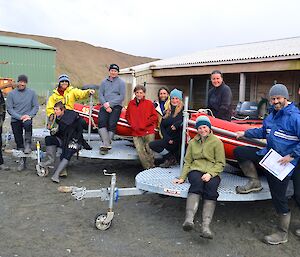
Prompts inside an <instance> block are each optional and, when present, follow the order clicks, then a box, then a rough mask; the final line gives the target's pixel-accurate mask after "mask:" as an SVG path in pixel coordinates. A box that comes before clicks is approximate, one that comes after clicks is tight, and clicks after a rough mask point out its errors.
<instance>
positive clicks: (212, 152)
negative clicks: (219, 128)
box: [173, 115, 225, 239]
mask: <svg viewBox="0 0 300 257" xmlns="http://www.w3.org/2000/svg"><path fill="white" fill-rule="evenodd" d="M195 128H196V129H197V132H198V134H197V135H196V136H195V137H194V138H193V139H192V140H191V141H190V142H189V144H188V148H187V151H186V155H185V159H184V166H183V170H182V173H181V175H180V177H179V179H175V180H174V181H173V182H174V183H175V184H182V183H184V181H185V180H186V178H188V180H189V182H190V184H191V186H190V188H189V193H188V197H187V201H186V216H185V221H184V223H183V225H182V227H183V230H185V231H189V230H192V229H193V227H194V217H195V214H196V212H197V210H198V206H199V200H200V195H201V196H202V199H203V209H202V225H201V233H200V236H202V237H204V238H209V239H212V238H213V233H212V231H211V230H210V227H209V226H210V223H211V221H212V218H213V214H214V211H215V207H216V201H217V198H218V196H219V194H218V191H217V190H218V187H219V184H220V181H221V179H220V176H219V175H220V173H221V172H222V171H223V169H224V166H225V151H224V145H223V143H222V141H221V140H220V139H219V138H217V137H216V136H215V135H214V134H213V133H212V130H211V122H210V120H209V118H208V117H207V116H204V115H202V116H199V117H198V118H197V120H196V125H195Z"/></svg>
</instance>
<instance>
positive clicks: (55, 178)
mask: <svg viewBox="0 0 300 257" xmlns="http://www.w3.org/2000/svg"><path fill="white" fill-rule="evenodd" d="M68 163H69V161H68V160H67V159H62V160H61V161H60V163H59V165H58V167H57V169H56V170H55V172H54V175H53V176H52V177H51V179H52V181H53V182H55V183H59V174H60V173H61V172H62V171H63V170H64V169H65V168H66V167H67V165H68Z"/></svg>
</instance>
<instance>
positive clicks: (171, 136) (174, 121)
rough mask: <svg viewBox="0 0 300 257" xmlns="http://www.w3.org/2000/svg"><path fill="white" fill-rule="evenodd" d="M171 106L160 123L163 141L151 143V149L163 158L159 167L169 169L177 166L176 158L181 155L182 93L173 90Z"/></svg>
mask: <svg viewBox="0 0 300 257" xmlns="http://www.w3.org/2000/svg"><path fill="white" fill-rule="evenodd" d="M170 98H171V102H170V103H171V104H170V105H169V107H168V108H167V109H166V110H165V114H164V116H163V117H162V120H161V123H160V131H161V139H159V140H155V141H152V142H150V143H149V146H150V148H151V149H152V150H153V151H154V152H157V153H160V154H161V155H162V156H163V159H164V162H163V163H162V164H160V165H159V166H160V167H162V168H169V167H171V166H172V165H176V163H177V160H176V156H177V155H178V153H179V149H180V143H181V134H182V130H181V128H182V122H183V102H182V91H180V90H178V89H176V88H175V89H173V90H172V91H171V93H170Z"/></svg>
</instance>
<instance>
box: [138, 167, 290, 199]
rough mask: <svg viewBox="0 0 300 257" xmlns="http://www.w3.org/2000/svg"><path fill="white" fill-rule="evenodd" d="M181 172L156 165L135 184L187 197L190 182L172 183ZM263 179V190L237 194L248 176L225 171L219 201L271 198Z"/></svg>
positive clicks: (177, 169)
mask: <svg viewBox="0 0 300 257" xmlns="http://www.w3.org/2000/svg"><path fill="white" fill-rule="evenodd" d="M179 174H180V171H179V166H177V167H173V168H169V169H164V168H159V167H156V168H153V169H149V170H145V171H142V172H140V173H139V174H138V175H137V176H136V177H135V184H136V187H137V188H138V189H142V190H145V191H149V192H153V193H158V194H163V195H170V196H175V197H182V198H186V197H187V194H188V189H189V187H190V184H189V183H183V184H181V185H175V184H173V183H172V181H173V179H174V178H176V177H178V176H179ZM261 181H262V186H263V190H261V191H260V192H257V193H250V194H237V193H236V192H235V188H236V186H238V185H244V184H245V183H246V182H247V178H245V177H240V176H237V175H234V174H230V173H227V172H223V173H222V174H221V184H220V186H219V189H218V192H219V198H218V201H256V200H267V199H271V194H270V191H269V186H268V183H267V180H266V178H265V177H261ZM292 194H293V186H292V183H290V185H289V188H288V192H287V195H288V196H291V195H292Z"/></svg>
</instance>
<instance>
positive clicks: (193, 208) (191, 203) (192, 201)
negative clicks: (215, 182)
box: [182, 193, 200, 231]
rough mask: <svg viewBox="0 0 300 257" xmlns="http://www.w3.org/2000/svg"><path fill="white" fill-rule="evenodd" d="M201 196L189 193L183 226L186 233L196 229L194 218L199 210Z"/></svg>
mask: <svg viewBox="0 0 300 257" xmlns="http://www.w3.org/2000/svg"><path fill="white" fill-rule="evenodd" d="M199 200H200V195H198V194H194V193H189V194H188V197H187V199H186V209H185V220H184V222H183V224H182V228H183V230H184V231H190V230H192V229H193V228H194V217H195V214H196V212H197V210H198V206H199Z"/></svg>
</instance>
